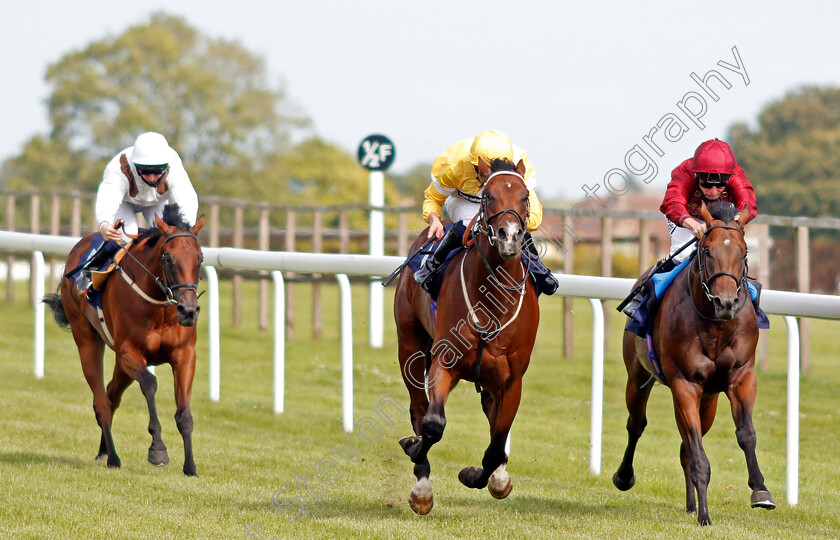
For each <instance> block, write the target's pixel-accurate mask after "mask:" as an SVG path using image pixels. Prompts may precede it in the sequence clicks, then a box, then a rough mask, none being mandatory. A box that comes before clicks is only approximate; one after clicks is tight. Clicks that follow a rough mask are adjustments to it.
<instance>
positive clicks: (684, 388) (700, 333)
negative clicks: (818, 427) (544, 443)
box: [613, 202, 776, 525]
mask: <svg viewBox="0 0 840 540" xmlns="http://www.w3.org/2000/svg"><path fill="white" fill-rule="evenodd" d="M701 217H702V219H703V221H704V222H705V223H706V227H707V230H706V232H705V234H704V236H703V238H702V239H701V240H700V242H699V243H698V247H697V254H696V256H695V258H694V260H693V261H692V262H691V263H689V266H688V270H687V271H685V270H684V271H682V272H681V273H680V274H679V275H678V276H677V277H676V278H675V279H674V282H673V283H672V284H671V286H670V287H669V288H668V289H667V290H666V291H665V293H664V294H663V296H662V302H661V304H660V306H659V308H658V311H657V312H656V315H655V316H654V320H653V331H652V338H653V350H654V352H655V353H656V357H657V358H658V360H659V363H660V366H661V371H662V375H663V379H664V380H661V381H660V382H663V383H664V384H666V385H667V386H668V387H669V388H670V389H671V394H672V397H673V401H674V411H675V415H676V421H677V428H678V429H679V432H680V437H681V438H682V444H681V445H680V462H681V464H682V468H683V474H684V475H685V489H686V496H685V499H686V503H685V507H686V511H687V512H689V513H694V512H697V522H698V523H699V524H700V525H710V524H711V519H710V518H709V506H708V502H707V499H706V490H707V488H708V485H709V479H710V477H711V467H710V465H709V459H708V458H707V457H706V453H705V451H704V450H703V442H702V439H703V435H705V434H706V432H708V431H709V429H710V428H711V427H712V422H714V419H715V412H716V410H717V399H718V395H719V394H720V393H721V392H725V393H726V396H727V397H728V398H729V402H730V405H731V408H732V418H733V420H734V421H735V436H736V437H737V439H738V446H740V447H741V449H742V450H743V451H744V455H745V456H746V460H747V471H748V474H749V480H748V484H749V487H750V488H751V489H752V495H751V504H752V507H753V508H756V507H760V508H766V509H771V508H774V507H775V506H776V505H775V503H774V502H773V498H772V497H771V496H770V492H769V491H767V488H766V487H765V485H764V476H763V475H762V474H761V471H760V470H759V467H758V460H757V459H756V455H755V445H756V438H755V429H754V428H753V423H752V410H753V404H754V403H755V395H756V375H755V370H754V367H755V348H756V343H757V342H758V323H757V322H756V315H755V311H754V308H753V305H752V303H751V302H750V297H749V291H748V287H747V282H746V279H747V268H748V267H747V245H746V242H745V241H744V228H743V226H742V225H741V224H742V223H745V221H746V220H747V219H749V218H748V215H747V210H746V208H745V209H744V210H743V212H741V214H740V215H738V212H737V209H736V208H735V206H734V205H732V204H731V203H723V202H719V203H712V204H711V205H710V207H709V208H706V206H705V204H704V205H703V207H702V208H701ZM637 285H638V283H637ZM623 353H624V364H625V367H626V368H627V388H626V393H625V399H626V403H627V410H628V411H629V413H630V414H629V418H628V420H627V432H628V442H627V448H626V450H625V451H624V458H623V459H622V461H621V465H620V466H619V468H618V470H617V471H616V473H615V474H614V475H613V484H615V486H616V487H617V488H618V489H620V490H622V491H626V490H628V489H630V488H631V487H633V485H634V484H635V482H636V477H635V475H634V473H633V454H634V453H635V450H636V443H637V442H638V440H639V438H640V437H641V436H642V432H643V431H644V429H645V426H646V425H647V416H646V408H647V401H648V397H649V396H650V391H651V388H652V387H653V384H651V383H652V382H653V381H652V377H653V376H652V375H651V373H650V372H648V371H647V370H646V368H645V367H643V365H642V363H641V362H640V360H639V359H640V358H645V359H647V358H648V352H647V346H646V344H645V340H644V339H642V338H640V337H638V336H637V335H635V334H633V333H631V332H629V331H625V332H624V340H623ZM695 491H696V494H697V498H696V500H695Z"/></svg>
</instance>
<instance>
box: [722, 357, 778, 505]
mask: <svg viewBox="0 0 840 540" xmlns="http://www.w3.org/2000/svg"><path fill="white" fill-rule="evenodd" d="M755 393H756V378H755V372H754V371H752V370H750V371H749V372H747V373H746V374H745V375H744V376H743V377H741V378H740V379H739V380H738V381H736V382H734V383H732V384H730V385H729V388H727V391H726V395H727V397H728V398H729V401H730V403H731V405H732V419H733V420H734V421H735V436H736V437H737V438H738V446H740V447H741V450H743V451H744V456H746V458H747V472H748V474H749V482H748V483H749V486H750V489H752V495H751V497H750V503H751V505H752V507H753V508H766V509H768V510H770V509H773V508H775V507H776V503H775V502H773V497H772V496H771V495H770V492H769V491H767V487H766V486H765V485H764V475H763V474H761V470H760V469H759V468H758V458H756V456H755V428H753V423H752V408H753V404H754V403H755Z"/></svg>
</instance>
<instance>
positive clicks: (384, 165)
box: [358, 135, 395, 349]
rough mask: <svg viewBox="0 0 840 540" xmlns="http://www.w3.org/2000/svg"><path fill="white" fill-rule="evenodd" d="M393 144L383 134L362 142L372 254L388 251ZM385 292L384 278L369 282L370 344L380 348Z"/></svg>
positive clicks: (360, 148) (360, 146)
mask: <svg viewBox="0 0 840 540" xmlns="http://www.w3.org/2000/svg"><path fill="white" fill-rule="evenodd" d="M394 156H395V152H394V144H393V143H392V142H391V140H390V139H388V137H385V136H384V135H368V136H367V137H365V138H364V140H362V142H361V144H359V151H358V157H359V163H360V164H361V166H362V167H364V168H366V169H368V170H369V171H370V180H369V182H370V192H369V198H368V201H369V203H370V206H371V210H370V240H369V244H370V254H371V255H373V256H378V257H381V256H382V255H384V254H385V212H384V211H383V210H382V207H383V206H385V173H384V171H386V170H387V169H388V167H390V166H391V163H393V162H394ZM384 313H385V291H384V290H383V287H382V278H380V277H374V278H371V282H370V346H371V347H374V348H377V349H381V348H382V345H383V335H384V333H385V325H384V321H385V315H384Z"/></svg>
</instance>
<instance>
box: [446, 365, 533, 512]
mask: <svg viewBox="0 0 840 540" xmlns="http://www.w3.org/2000/svg"><path fill="white" fill-rule="evenodd" d="M488 397H490V396H488ZM521 398H522V379H517V380H516V381H515V382H513V384H511V385H510V386H509V387H508V388H507V389H502V390H501V392H500V393H499V395H498V397H491V399H492V402H489V401H488V400H487V399H485V396H484V395H482V407H483V408H484V409H485V414H487V415H488V419H489V420H490V444H489V445H488V446H487V450H485V452H484V458H483V459H482V460H481V467H480V468H479V467H464V468H463V469H461V472H460V473H458V480H460V481H461V483H462V484H464V485H465V486H467V487H470V488H477V489H482V488H483V487H484V486H488V489H489V490H490V493H491V494H492V495H493V496H494V497H495V498H497V499H504V498H505V497H507V496H508V494H509V493H510V490H511V489H512V486H513V483H512V482H511V480H510V474H508V472H507V470H506V464H507V459H508V458H507V454H505V443H506V442H507V438H508V434H509V433H510V428H511V425H513V419H514V418H515V417H516V412H517V411H518V410H519V402H520V400H521ZM488 481H490V483H489V484H488Z"/></svg>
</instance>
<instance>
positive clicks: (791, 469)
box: [0, 231, 840, 505]
mask: <svg viewBox="0 0 840 540" xmlns="http://www.w3.org/2000/svg"><path fill="white" fill-rule="evenodd" d="M77 240H78V239H76V238H68V237H60V236H50V235H35V234H28V233H16V232H8V231H0V249H10V250H17V251H25V252H31V253H33V255H32V257H33V259H32V260H33V263H32V271H33V272H35V273H36V276H37V275H40V278H41V279H37V280H36V283H43V253H46V254H48V255H56V256H66V254H67V253H68V252H69V251H70V249H71V248H72V247H73V245H75V243H76V242H77ZM203 251H204V262H205V272H206V274H207V278H208V287H209V289H208V292H209V310H210V312H211V313H209V314H208V318H209V323H208V327H209V332H208V333H209V340H210V343H209V355H210V359H209V365H210V398H211V400H213V401H217V400H218V399H219V394H220V392H219V383H220V381H219V364H220V360H219V356H218V354H219V339H220V329H219V317H218V280H217V279H216V272H215V268H216V267H231V268H238V269H248V270H270V271H272V276H273V279H274V283H275V350H274V396H275V397H274V411H275V412H276V413H281V412H283V409H284V402H283V401H284V397H283V396H284V384H285V379H284V371H285V352H284V351H285V335H284V331H283V329H284V323H283V314H284V311H285V306H284V303H285V301H284V296H283V292H282V291H283V286H282V285H283V278H282V272H283V271H286V272H314V273H323V274H336V276H337V277H338V280H339V285H340V287H339V288H340V291H341V297H342V302H341V320H342V323H341V341H342V354H341V357H342V409H343V413H344V414H343V426H344V429H345V430H347V431H350V430H352V426H353V390H352V385H353V370H352V364H353V356H352V355H353V352H352V330H351V329H352V320H351V313H352V310H351V306H350V286H349V281H348V280H347V276H346V274H355V275H369V276H384V275H388V274H390V272H391V271H392V270H393V269H394V268H396V267H397V266H398V265H399V264H400V263H401V262H402V258H401V257H388V256H378V257H375V256H370V255H334V254H317V253H292V252H277V251H274V252H271V251H268V252H267V251H254V250H246V249H236V248H203ZM39 261H40V264H39ZM555 277H557V279H558V281H559V282H560V287H559V289H558V291H557V295H558V296H574V297H581V298H588V299H589V303H590V306H591V308H592V310H593V332H592V335H593V340H592V417H591V431H590V439H591V440H590V471H592V472H593V473H594V474H599V473H600V470H601V463H600V462H601V433H602V424H601V422H602V406H603V395H602V394H603V362H604V339H603V336H604V316H603V306H602V304H601V301H600V300H619V299H622V298H624V297H625V296H626V295H627V294H628V293H629V292H630V290H631V288H632V285H633V280H631V279H622V278H604V277H595V276H578V275H557V276H555ZM39 295H43V290H41V291H40V293H39ZM761 301H762V308H763V309H764V310H765V311H766V312H767V313H771V314H778V315H783V316H784V321H785V326H786V328H787V333H788V392H787V394H788V402H787V446H786V451H787V460H786V461H787V476H786V480H787V481H786V484H787V489H786V497H785V498H786V500H787V501H788V503H789V504H791V505H795V504H797V502H798V483H799V478H798V470H799V331H798V326H797V324H796V320H795V319H794V317H816V318H823V319H840V297H838V296H824V295H817V294H806V293H792V292H785V291H773V290H769V289H765V290H764V291H763V292H762V297H761ZM281 306H282V307H283V309H280V308H281ZM43 324H44V311H43V308H41V309H40V310H39V308H38V307H36V313H35V341H36V343H35V375H36V377H39V378H40V377H43V374H44V371H43V369H44V368H43V360H44V359H43V351H44V347H43Z"/></svg>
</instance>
